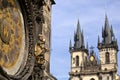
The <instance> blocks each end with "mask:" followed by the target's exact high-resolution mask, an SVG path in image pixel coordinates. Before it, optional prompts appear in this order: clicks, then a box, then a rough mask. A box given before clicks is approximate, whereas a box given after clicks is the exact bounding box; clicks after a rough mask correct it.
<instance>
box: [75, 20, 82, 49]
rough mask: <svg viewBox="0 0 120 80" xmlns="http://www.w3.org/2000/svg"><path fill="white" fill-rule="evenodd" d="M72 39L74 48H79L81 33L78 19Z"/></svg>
mask: <svg viewBox="0 0 120 80" xmlns="http://www.w3.org/2000/svg"><path fill="white" fill-rule="evenodd" d="M74 41H75V44H74V48H77V49H78V48H81V46H82V34H81V28H80V23H79V20H78V23H77V30H76V33H75V37H74Z"/></svg>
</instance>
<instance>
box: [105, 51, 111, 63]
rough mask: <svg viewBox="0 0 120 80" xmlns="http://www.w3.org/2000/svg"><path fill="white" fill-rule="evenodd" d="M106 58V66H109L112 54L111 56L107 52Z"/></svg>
mask: <svg viewBox="0 0 120 80" xmlns="http://www.w3.org/2000/svg"><path fill="white" fill-rule="evenodd" d="M105 58H106V64H109V63H110V54H109V52H106V54H105Z"/></svg>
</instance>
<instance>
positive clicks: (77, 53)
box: [69, 16, 119, 80]
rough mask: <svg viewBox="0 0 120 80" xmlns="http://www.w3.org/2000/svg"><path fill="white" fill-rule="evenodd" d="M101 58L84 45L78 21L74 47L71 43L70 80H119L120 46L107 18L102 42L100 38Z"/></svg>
mask: <svg viewBox="0 0 120 80" xmlns="http://www.w3.org/2000/svg"><path fill="white" fill-rule="evenodd" d="M97 47H98V50H99V55H100V58H98V55H96V53H95V52H94V50H93V49H92V48H91V50H88V44H87V45H86V47H85V45H84V35H83V31H81V28H80V23H79V20H78V24H77V30H76V32H75V33H74V45H73V46H72V42H71V41H70V47H69V51H70V55H71V71H70V72H69V75H70V78H69V80H119V76H118V74H117V73H118V72H117V71H118V61H117V53H118V44H117V39H116V38H115V35H114V32H113V28H112V26H111V27H110V26H109V22H108V18H107V16H105V24H104V27H103V28H102V41H101V40H100V38H99V37H98V46H97Z"/></svg>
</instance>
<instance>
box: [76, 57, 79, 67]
mask: <svg viewBox="0 0 120 80" xmlns="http://www.w3.org/2000/svg"><path fill="white" fill-rule="evenodd" d="M76 66H79V56H76Z"/></svg>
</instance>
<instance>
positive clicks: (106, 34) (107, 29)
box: [102, 15, 112, 44]
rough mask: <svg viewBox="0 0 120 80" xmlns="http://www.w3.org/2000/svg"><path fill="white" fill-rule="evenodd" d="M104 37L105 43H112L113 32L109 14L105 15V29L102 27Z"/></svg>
mask: <svg viewBox="0 0 120 80" xmlns="http://www.w3.org/2000/svg"><path fill="white" fill-rule="evenodd" d="M102 37H103V43H104V44H111V42H112V34H111V29H110V26H109V22H108V18H107V15H105V25H104V29H102Z"/></svg>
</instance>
